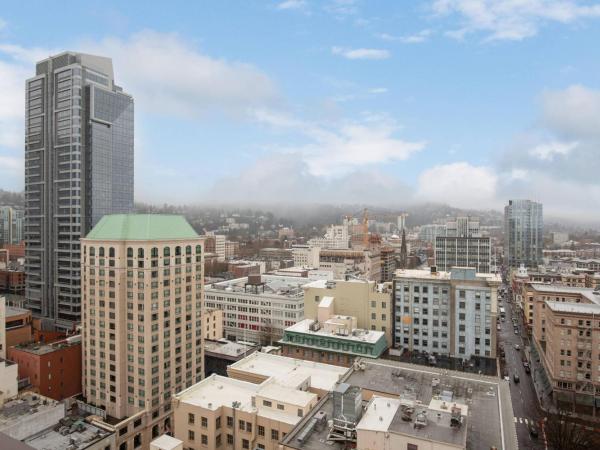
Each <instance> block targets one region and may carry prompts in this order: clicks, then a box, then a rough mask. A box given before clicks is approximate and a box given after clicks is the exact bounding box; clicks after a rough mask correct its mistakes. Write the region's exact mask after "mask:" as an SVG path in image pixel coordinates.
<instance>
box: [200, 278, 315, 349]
mask: <svg viewBox="0 0 600 450" xmlns="http://www.w3.org/2000/svg"><path fill="white" fill-rule="evenodd" d="M309 282H310V280H309V279H308V278H301V277H286V276H277V275H251V276H249V277H244V278H237V279H234V280H228V281H222V282H219V283H213V284H211V285H208V286H207V287H206V300H205V306H206V307H207V308H217V309H220V310H222V311H223V333H224V336H225V337H226V338H227V339H229V340H239V341H244V342H254V343H266V344H269V343H272V342H274V341H277V340H279V339H280V338H281V336H282V335H283V330H284V329H285V328H287V327H289V326H291V325H293V324H295V323H297V322H299V321H300V320H302V319H303V318H304V291H303V290H302V286H304V285H305V284H307V283H309Z"/></svg>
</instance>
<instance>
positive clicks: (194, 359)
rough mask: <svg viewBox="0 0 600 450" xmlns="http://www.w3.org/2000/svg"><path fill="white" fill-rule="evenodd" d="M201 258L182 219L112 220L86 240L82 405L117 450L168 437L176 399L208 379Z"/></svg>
mask: <svg viewBox="0 0 600 450" xmlns="http://www.w3.org/2000/svg"><path fill="white" fill-rule="evenodd" d="M203 253H204V252H203V241H202V238H201V237H200V236H198V234H197V233H196V232H195V231H194V229H193V228H192V227H191V226H190V224H189V223H188V222H187V221H186V220H185V218H183V217H182V216H173V215H158V214H157V215H153V214H117V215H107V216H104V217H103V218H102V219H101V220H100V221H99V222H98V224H97V225H96V226H95V227H94V228H93V229H92V230H91V231H90V233H89V234H88V235H87V236H86V237H85V238H83V239H81V255H82V257H81V285H82V299H81V302H82V311H83V314H82V327H83V396H84V402H85V404H83V403H82V404H81V406H82V407H85V408H88V410H89V411H92V412H94V413H96V414H99V415H101V416H104V417H103V421H104V422H105V423H106V424H107V425H108V426H110V427H113V428H114V429H115V431H116V436H117V446H118V447H117V448H118V449H119V450H125V449H134V448H149V445H150V441H151V440H152V439H153V438H155V437H157V436H159V435H161V434H163V433H167V432H169V431H171V430H172V419H171V416H172V412H171V398H172V396H173V395H174V394H175V393H177V392H179V391H181V390H183V389H186V388H188V387H190V386H191V385H192V384H194V383H196V382H198V381H200V380H201V379H202V378H203V375H204V374H203V367H204V364H203V362H204V361H203V360H204V358H203V342H202V340H203V338H202V333H201V311H202V305H203V299H204V286H203V278H204V277H203V275H204V273H203V267H204V264H203V262H204V260H203ZM96 408H97V409H96Z"/></svg>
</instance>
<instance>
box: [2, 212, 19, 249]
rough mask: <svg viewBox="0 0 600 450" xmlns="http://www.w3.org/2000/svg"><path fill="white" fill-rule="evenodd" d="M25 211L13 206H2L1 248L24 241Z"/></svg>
mask: <svg viewBox="0 0 600 450" xmlns="http://www.w3.org/2000/svg"><path fill="white" fill-rule="evenodd" d="M24 219H25V211H23V210H22V209H17V208H13V207H11V206H0V248H1V247H2V246H3V245H16V244H19V243H20V242H21V241H22V240H23V223H24Z"/></svg>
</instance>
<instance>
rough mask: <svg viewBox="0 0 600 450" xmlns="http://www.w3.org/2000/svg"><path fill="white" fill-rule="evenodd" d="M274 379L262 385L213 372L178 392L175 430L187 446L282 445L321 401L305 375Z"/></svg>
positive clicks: (269, 449) (266, 447) (271, 448)
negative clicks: (298, 380)
mask: <svg viewBox="0 0 600 450" xmlns="http://www.w3.org/2000/svg"><path fill="white" fill-rule="evenodd" d="M295 381H296V380H293V379H292V380H290V382H285V381H283V380H276V379H274V378H269V379H267V380H265V381H263V382H262V383H260V384H255V383H251V382H249V381H241V380H237V379H234V378H227V377H223V376H220V375H216V374H213V375H211V376H209V377H208V378H206V379H204V380H202V381H201V382H200V383H197V384H195V385H194V386H192V387H190V388H188V389H186V390H184V391H182V392H180V393H178V394H177V395H176V396H175V398H174V402H173V410H174V411H173V418H174V435H175V438H177V439H180V440H181V441H183V446H184V448H186V449H192V448H204V447H206V448H214V449H218V448H225V449H235V450H238V449H239V450H244V449H261V450H262V449H264V450H277V449H279V441H280V440H281V439H283V438H285V436H286V434H287V433H289V432H290V431H291V430H292V429H293V428H294V426H295V425H296V424H297V423H298V422H299V421H300V420H301V419H302V418H303V417H304V416H305V415H308V413H309V412H310V410H311V409H312V408H313V407H314V405H315V404H316V403H317V395H316V394H314V393H312V392H307V391H306V383H307V382H309V381H308V380H305V381H304V383H303V384H301V385H300V386H296V385H295Z"/></svg>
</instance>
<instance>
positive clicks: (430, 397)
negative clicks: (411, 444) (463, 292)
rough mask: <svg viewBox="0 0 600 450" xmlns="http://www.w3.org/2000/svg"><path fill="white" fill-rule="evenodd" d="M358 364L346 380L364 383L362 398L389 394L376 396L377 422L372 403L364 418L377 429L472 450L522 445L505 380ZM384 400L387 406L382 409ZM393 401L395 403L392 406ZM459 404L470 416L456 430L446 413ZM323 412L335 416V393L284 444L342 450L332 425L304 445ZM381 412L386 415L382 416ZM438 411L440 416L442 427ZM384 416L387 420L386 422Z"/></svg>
mask: <svg viewBox="0 0 600 450" xmlns="http://www.w3.org/2000/svg"><path fill="white" fill-rule="evenodd" d="M359 364H360V366H361V367H362V369H361V368H359V367H358V366H355V367H353V368H352V369H350V370H349V372H348V374H347V375H346V377H344V379H343V382H344V383H348V384H350V385H351V386H357V387H360V388H361V389H362V391H363V399H364V398H365V395H367V397H368V395H369V394H370V393H373V397H372V398H377V397H384V398H385V399H384V400H376V402H377V407H376V411H377V412H378V413H379V415H378V416H377V418H376V420H375V418H374V417H373V415H374V414H369V413H368V407H367V414H364V415H363V417H362V419H364V420H365V422H364V423H363V426H364V428H368V427H373V428H375V429H378V427H379V428H386V429H389V430H390V432H394V431H395V432H398V433H403V434H410V435H414V436H419V435H420V436H422V437H426V436H431V437H432V438H433V439H435V440H439V441H441V442H447V443H454V444H457V443H458V444H459V445H462V444H461V443H464V445H465V447H466V448H467V449H469V450H480V449H486V448H491V447H496V448H497V449H498V450H516V449H517V441H516V430H515V425H514V420H513V410H512V403H511V397H510V391H509V386H508V384H507V383H506V382H505V381H504V380H500V379H498V378H496V377H487V376H481V375H471V374H467V373H464V372H454V371H448V370H441V369H437V368H429V367H423V366H417V365H413V364H405V363H400V362H396V361H389V360H381V359H380V360H377V361H369V360H366V359H361V360H360V363H359ZM400 401H402V402H407V401H412V402H414V404H415V412H414V414H413V420H412V422H405V421H403V420H402V417H401V411H400V407H399V406H398V407H395V405H399V403H400ZM444 401H445V402H446V406H449V407H448V409H447V410H446V409H445V408H442V403H441V402H444ZM379 402H381V405H385V406H381V407H380V403H379ZM388 402H389V403H390V407H388V406H387V405H388ZM454 403H456V404H457V406H459V407H460V406H461V405H463V406H462V407H461V414H465V416H464V422H463V426H462V427H460V428H453V427H452V428H451V427H450V426H449V420H450V419H449V417H447V416H446V414H449V413H450V408H451V406H452V405H453V404H454ZM363 404H364V402H363ZM373 409H374V410H375V408H373ZM421 410H423V411H425V413H426V415H427V425H426V426H425V427H424V428H421V429H415V428H414V418H415V416H416V414H417V412H419V411H421ZM319 411H323V412H324V413H325V414H327V419H330V418H331V415H332V413H333V399H332V396H331V395H328V396H327V397H324V398H323V399H322V400H321V401H320V402H319V404H318V405H317V407H315V408H313V411H312V413H311V414H310V415H309V416H307V417H306V418H305V419H304V420H303V421H302V422H300V423H299V424H298V426H297V427H295V428H294V430H292V431H291V432H290V433H288V435H287V436H286V438H285V439H284V441H283V443H284V444H285V445H287V446H289V447H292V448H297V449H301V450H331V449H334V450H342V449H343V446H342V444H340V443H334V442H330V441H327V435H328V432H329V430H328V427H327V426H326V427H324V428H323V429H321V430H317V429H315V430H314V431H313V432H312V433H311V434H310V436H309V437H308V438H307V439H306V441H305V442H304V443H302V444H300V443H299V442H298V439H297V438H298V436H299V435H300V433H302V432H303V431H304V429H305V428H306V426H307V425H308V423H309V421H310V420H311V418H312V417H314V415H315V414H317V413H318V412H319ZM444 411H448V412H447V413H445V412H444ZM382 412H385V414H381V413H382ZM438 412H439V413H440V414H441V416H440V423H439V425H438V415H437V414H438ZM379 417H381V418H382V419H381V421H380V420H379ZM362 419H361V420H362ZM373 422H375V425H374V424H373ZM360 423H361V422H359V424H360ZM446 425H447V426H446ZM465 434H466V436H465Z"/></svg>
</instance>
